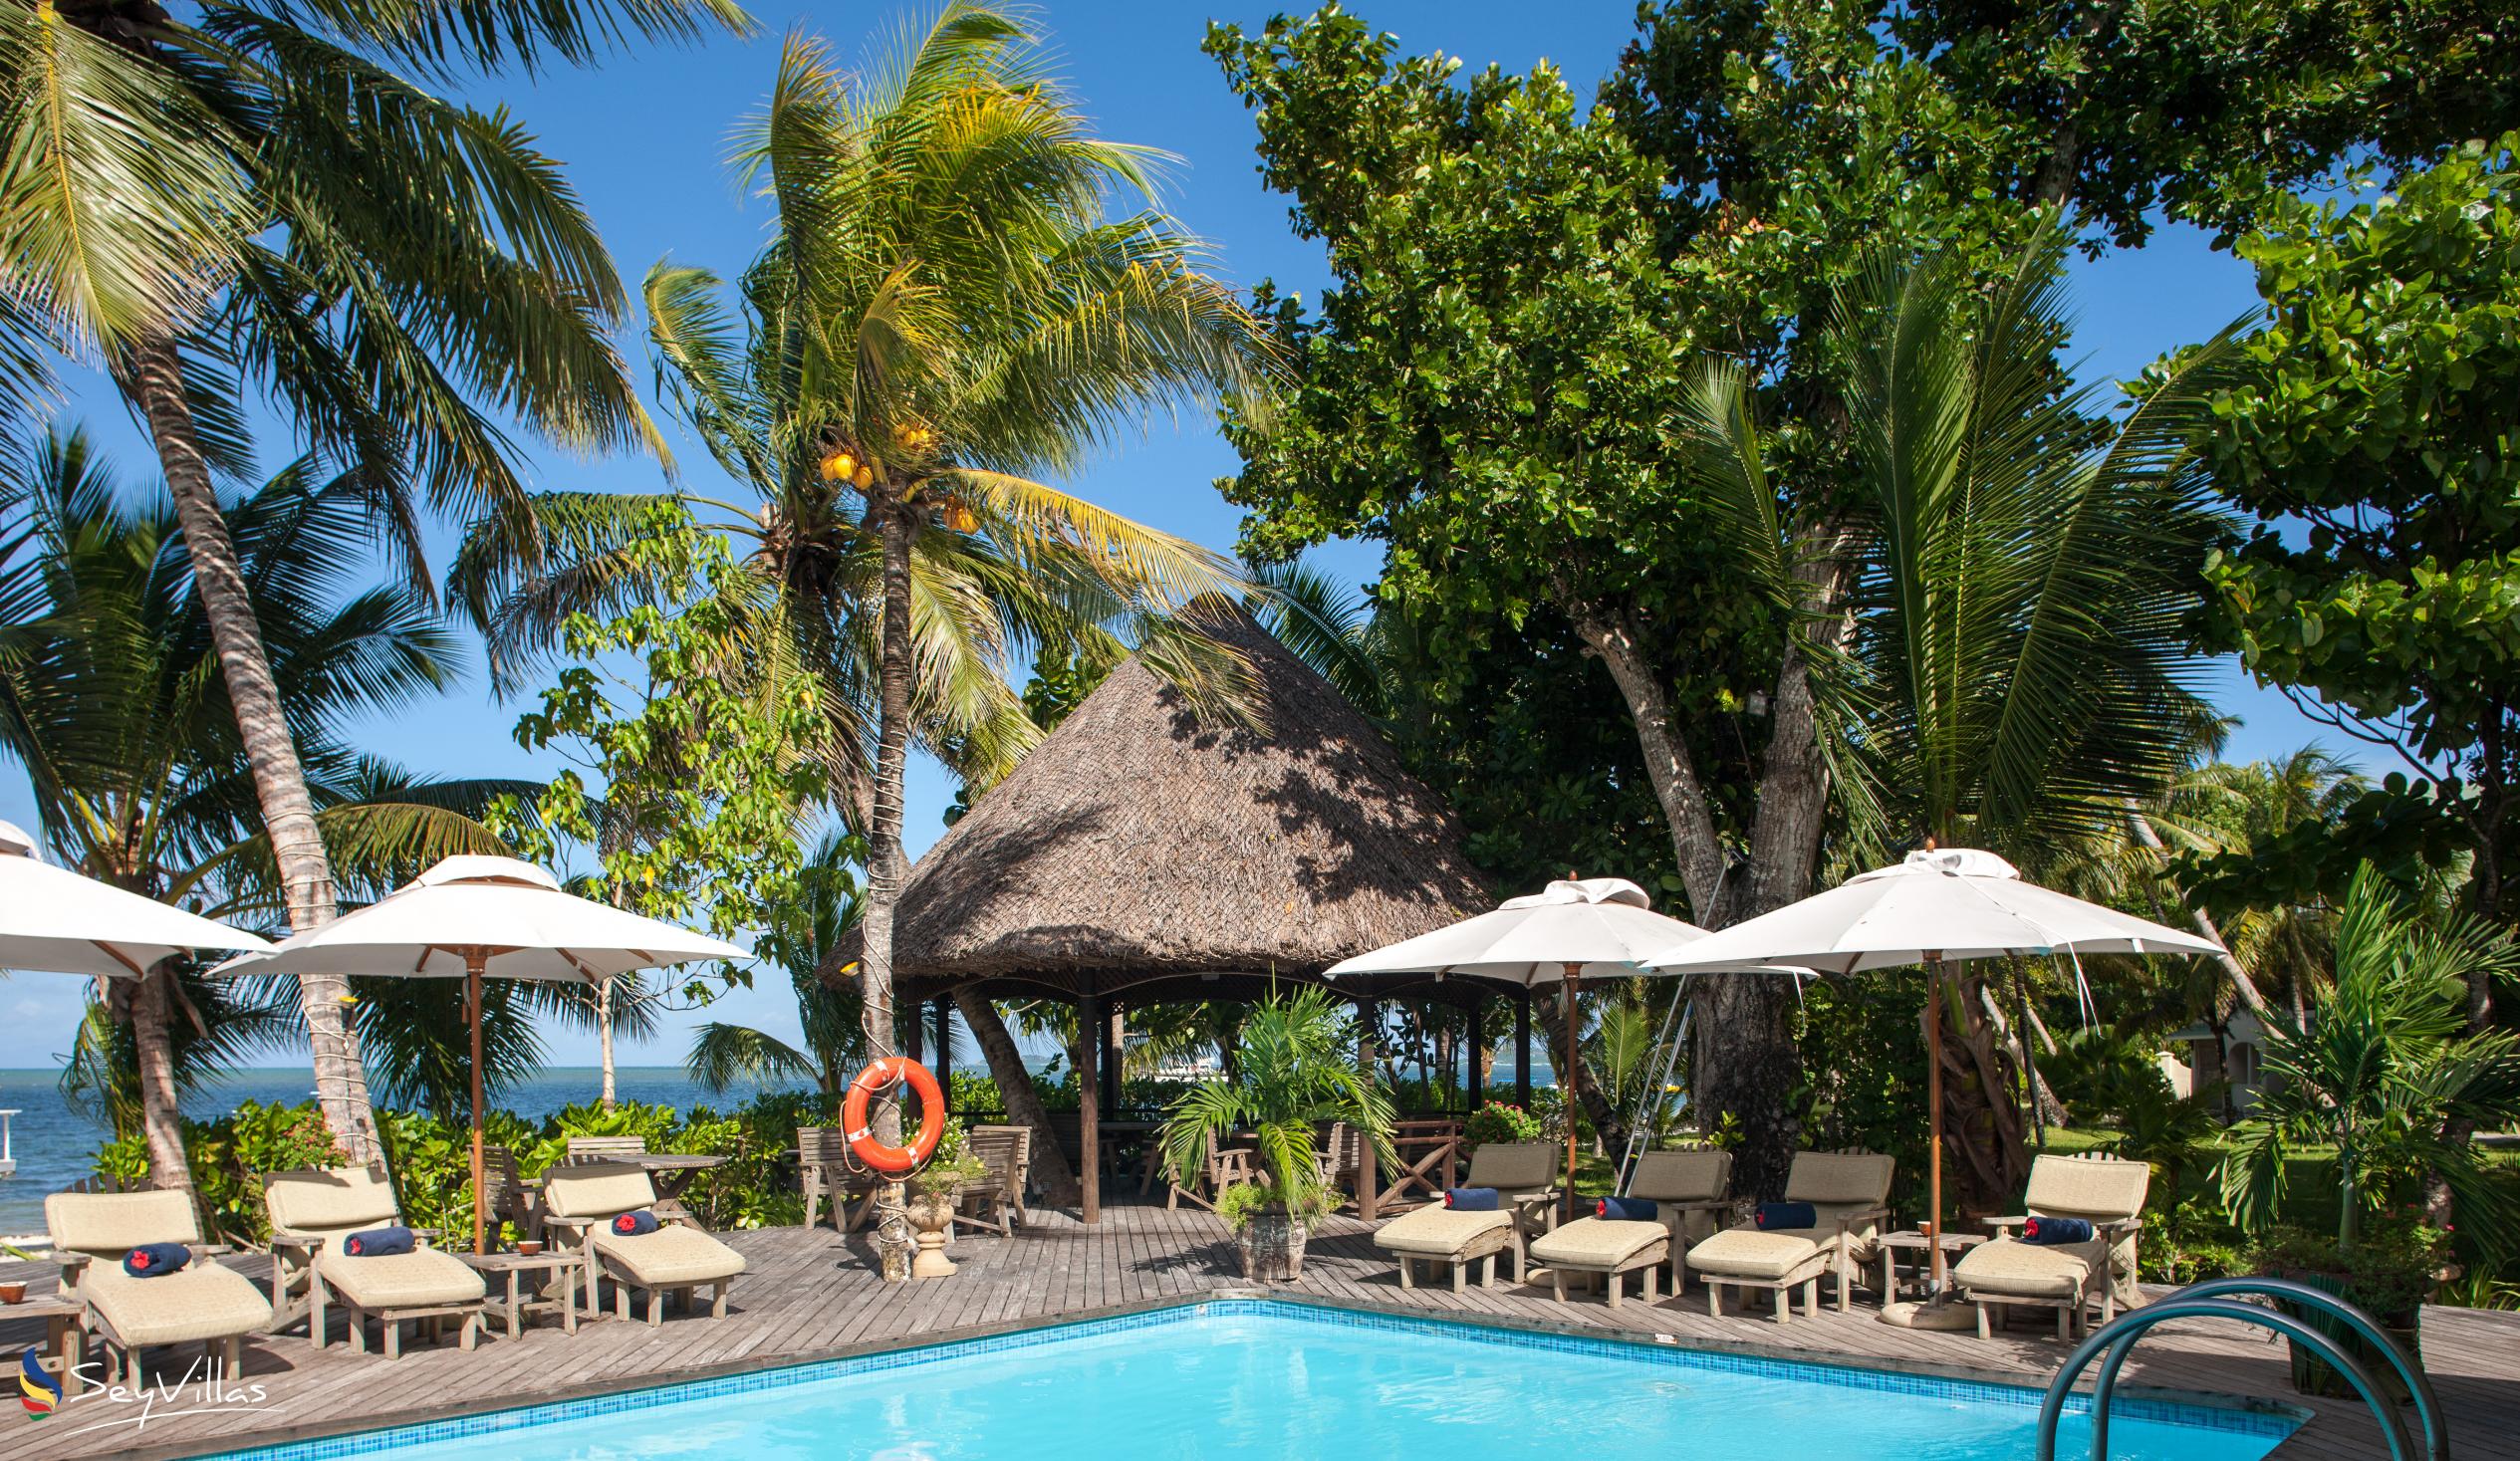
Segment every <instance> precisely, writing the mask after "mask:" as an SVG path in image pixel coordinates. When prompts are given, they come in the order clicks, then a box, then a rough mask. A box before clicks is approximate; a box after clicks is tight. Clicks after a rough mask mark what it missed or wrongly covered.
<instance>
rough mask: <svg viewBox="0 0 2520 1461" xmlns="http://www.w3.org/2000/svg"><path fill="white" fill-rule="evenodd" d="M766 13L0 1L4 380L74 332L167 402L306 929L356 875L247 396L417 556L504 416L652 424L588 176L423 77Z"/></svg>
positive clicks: (488, 462)
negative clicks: (284, 658)
mask: <svg viewBox="0 0 2520 1461" xmlns="http://www.w3.org/2000/svg"><path fill="white" fill-rule="evenodd" d="M744 23H745V22H744V20H743V16H742V13H741V12H740V11H738V10H736V9H735V8H734V7H733V6H732V5H731V4H729V3H726V0H630V3H625V4H611V3H606V0H583V3H562V4H554V5H534V6H528V5H520V4H507V3H491V4H484V5H462V6H450V5H420V6H384V7H376V6H369V5H363V4H357V3H345V0H316V3H314V4H309V5H281V6H265V7H259V8H258V7H254V6H249V5H225V4H222V5H213V6H209V7H207V8H205V9H203V10H202V11H200V12H199V14H198V15H197V16H195V17H194V18H193V19H191V20H190V21H186V20H182V19H178V18H177V17H175V16H173V15H171V14H169V13H168V12H167V11H165V10H163V9H161V8H159V7H156V6H154V5H82V6H74V7H57V6H54V5H51V4H44V3H32V0H6V3H5V4H0V55H5V58H6V59H5V60H0V137H5V138H6V139H7V145H6V147H5V148H0V246H4V247H5V250H6V253H5V257H6V258H7V260H8V263H7V265H6V267H5V270H0V363H13V364H0V377H5V378H6V380H7V382H8V383H10V384H12V385H14V386H15V387H16V392H15V393H16V394H18V395H19V396H20V397H21V398H22V397H23V396H24V395H25V394H26V393H27V389H28V386H29V384H30V380H31V379H32V378H34V377H40V374H41V372H42V366H43V365H45V363H46V361H47V358H48V356H47V353H48V352H49V351H52V350H59V349H68V350H71V351H73V352H75V353H77V354H80V355H82V356H88V357H92V358H93V359H95V360H97V361H98V362H99V363H101V364H102V365H104V366H105V367H106V368H107V369H108V370H109V371H110V372H111V374H112V376H113V378H114V380H115V382H116V384H117V385H118V386H119V387H120V388H121V390H122V392H123V394H124V395H125V397H126V399H127V400H128V401H129V403H130V404H131V406H132V407H133V409H134V411H135V412H136V413H137V414H138V415H139V416H140V417H141V419H142V420H144V421H145V422H146V424H147V427H148V431H149V434H150V437H151V439H152V440H153V441H154V443H155V445H156V448H157V453H158V459H159V466H160V468H161V470H162V471H163V473H164V476H165V479H166V483H167V486H168V489H169V491H170V492H171V494H172V496H173V501H174V507H175V511H176V513H177V514H178V516H179V518H180V520H181V522H182V524H183V528H184V542H185V543H186V545H187V546H188V549H189V551H190V553H191V556H192V571H193V577H194V582H195V584H196V586H197V593H198V594H199V597H200V600H201V603H202V605H203V607H204V609H205V610H206V612H207V614H208V617H209V623H210V626H211V629H212V631H213V633H214V635H215V637H216V641H217V646H218V663H219V668H220V672H221V674H222V675H223V676H224V677H225V678H226V680H227V682H228V700H229V704H230V705H231V706H232V708H233V710H234V713H235V715H236V719H237V724H238V727H239V729H240V732H241V734H242V736H243V741H244V747H245V754H246V757H247V764H248V765H249V766H250V768H251V769H252V772H253V785H254V788H255V791H256V795H257V799H258V801H259V803H260V806H261V811H262V815H263V819H264V821H265V823H266V824H267V825H268V827H269V829H270V835H271V839H272V847H273V852H274V854H275V856H276V857H277V858H278V861H279V865H280V868H281V885H282V886H283V887H284V888H285V890H286V892H287V895H288V896H287V902H288V911H289V922H290V925H291V926H292V927H293V928H299V929H304V928H309V927H313V926H315V925H316V924H319V923H322V922H324V921H326V920H327V919H329V918H331V917H332V916H333V913H334V909H335V900H336V888H335V884H334V874H333V868H332V866H331V864H330V862H329V860H328V859H327V857H326V855H325V849H324V842H323V838H322V836H321V834H320V833H319V831H318V829H317V826H316V805H315V800H314V796H313V794H312V792H311V790H310V786H309V774H308V768H307V767H306V764H305V760H304V758H303V757H302V755H301V754H300V749H299V747H298V746H297V744H296V743H295V742H294V741H293V740H292V737H291V734H290V732H291V725H290V722H289V719H288V716H287V714H286V710H285V707H284V705H283V701H282V696H281V693H280V690H279V688H278V686H277V683H276V681H275V678H274V671H273V667H272V663H271V656H270V654H269V653H268V652H267V650H266V648H265V646H264V643H263V635H262V632H261V626H260V624H259V623H258V622H257V620H256V619H255V616H254V605H253V596H252V593H251V590H250V587H249V586H248V585H247V583H246V582H245V580H244V577H243V574H242V569H241V565H240V561H239V556H238V552H237V550H236V547H235V545H234V544H233V543H232V542H231V541H230V535H229V532H228V527H227V525H226V524H225V523H224V522H223V521H222V520H221V518H220V515H219V503H218V498H217V494H216V490H215V488H214V485H213V482H214V478H215V477H216V476H217V475H218V474H220V473H221V472H229V473H235V472H241V471H243V470H245V468H246V464H247V462H248V460H249V457H250V453H249V452H248V451H247V450H246V449H245V445H244V443H243V441H242V440H241V439H240V434H239V433H240V430H241V424H240V423H241V421H242V420H243V418H244V411H243V406H242V398H243V396H244V394H245V393H246V392H247V391H248V390H252V391H255V392H258V393H260V394H261V395H262V396H263V397H264V398H266V399H268V400H269V401H271V402H273V403H274V404H276V405H277V406H279V407H280V408H281V410H282V412H283V414H284V415H285V416H286V417H288V418H289V420H290V421H291V423H292V424H293V425H294V427H295V428H296V430H297V432H298V434H299V435H300V436H301V438H302V439H303V444H304V445H307V446H309V447H312V448H314V449H316V450H318V451H319V452H320V453H321V454H322V455H324V456H325V457H326V458H327V459H328V460H335V461H339V462H342V463H346V464H347V465H348V468H349V470H350V472H351V474H352V479H353V480H354V481H355V482H356V483H357V485H358V488H359V490H360V491H362V492H364V493H365V494H367V496H368V498H369V501H370V506H371V510H372V512H373V513H374V514H375V521H376V523H377V524H378V526H379V527H380V528H381V529H382V531H383V533H384V537H385V540H386V542H387V544H388V545H389V547H390V548H391V549H392V550H393V551H394V552H396V553H397V554H398V555H400V556H401V557H402V558H403V559H404V560H405V562H406V564H407V565H408V566H409V567H410V568H412V569H413V570H414V571H416V570H417V568H418V555H419V548H418V530H417V523H416V513H417V509H418V506H419V504H420V503H422V502H425V503H427V504H429V505H431V506H434V507H438V508H444V509H452V510H458V511H466V512H470V511H476V510H481V509H490V510H503V509H512V508H513V507H514V505H515V499H516V498H517V496H518V494H519V490H520V489H519V486H518V483H517V479H516V476H515V472H514V469H513V467H512V466H511V463H510V456H511V452H512V445H511V443H510V442H509V441H508V440H507V439H506V437H505V436H504V434H503V433H502V431H501V429H500V427H499V425H498V424H497V417H498V416H501V415H505V416H512V417H514V418H515V419H517V420H519V421H521V422H523V423H524V424H525V425H526V427H527V428H528V429H530V430H532V431H534V432H535V433H537V434H539V435H542V436H544V437H547V438H549V439H552V440H555V441H560V442H564V443H567V444H569V445H572V446H577V447H582V448H588V449H601V448H606V447H612V446H622V445H633V444H652V436H651V433H650V431H649V429H648V427H647V423H646V421H645V418H644V416H643V414H642V413H641V411H640V409H639V406H638V402H637V399H636V396H635V395H634V394H633V392H632V391H631V389H630V385H629V383H628V381H627V380H626V378H625V376H624V373H623V370H622V368H621V364H620V362H619V361H618V359H617V358H616V356H615V353H614V351H613V349H612V347H611V345H610V343H609V341H608V339H607V330H608V328H609V326H610V325H611V323H612V322H613V320H614V319H615V317H616V316H618V314H619V313H620V311H621V307H622V303H623V298H622V290H621V286H620V283H619V281H618V279H617V278H616V277H615V275H614V272H613V267H612V263H611V261H610V259H609V258H608V257H607V256H606V254H605V252H604V249H603V247H602V245H601V244H600V242H599V241H598V240H597V238H596V234H595V229H594V226H593V224H592V222H591V221H590V220H589V219H588V217H587V216H586V214H585V211H584V210H583V209H582V208H581V207H580V205H579V203H578V200H577V198H576V196H575V194H574V193H572V191H571V190H570V189H569V187H568V185H567V183H566V182H565V181H563V180H562V178H561V176H560V174H559V172H558V170H557V169H556V168H555V167H554V166H553V164H552V162H551V160H550V159H549V158H548V157H546V156H544V155H543V154H542V153H540V152H539V151H538V150H536V149H535V147H534V145H533V141H532V138H531V137H530V136H528V135H527V134H526V133H525V132H524V130H523V129H522V128H521V127H519V126H518V125H517V124H516V123H515V122H514V121H513V120H512V119H510V118H509V117H507V116H506V115H505V114H504V113H501V112H497V111H489V112H484V111H481V110H478V109H475V108H472V107H469V106H464V105H460V104H456V103H453V102H449V101H447V100H444V99H443V98H441V97H438V96H436V95H433V94H432V93H431V92H430V91H428V90H427V89H426V88H425V86H424V85H423V84H422V83H424V82H437V83H451V82H455V81H458V80H460V79H462V78H463V77H465V76H468V75H477V74H482V73H486V72H491V71H495V70H497V69H499V68H501V67H504V66H511V65H513V66H518V67H522V68H524V69H526V70H529V71H530V70H532V69H533V68H536V67H538V66H541V65H545V64H548V63H551V62H554V61H565V62H570V63H575V64H583V63H587V62H590V61H593V60H595V59H596V58H598V57H599V56H600V55H602V54H603V53H604V52H606V51H608V50H610V49H612V48H613V47H614V46H615V45H616V44H617V43H619V42H620V41H621V40H622V39H624V38H625V37H626V36H629V35H639V36H661V37H666V38H673V39H682V38H690V37H694V36H697V35H699V34H701V33H702V31H703V30H704V29H710V28H715V27H718V26H724V25H733V26H741V25H743V24H744ZM414 76H416V77H418V78H419V79H420V80H419V81H414V80H412V79H410V78H412V77H414ZM485 403H486V407H487V408H485ZM301 983H302V984H303V986H304V990H305V1018H306V1022H307V1026H308V1029H309V1033H310V1037H311V1040H312V1046H313V1053H314V1059H315V1072H316V1088H317V1095H318V1096H319V1098H320V1100H321V1101H322V1104H323V1107H324V1111H325V1118H326V1121H327V1123H328V1124H329V1125H330V1126H331V1127H332V1129H333V1131H334V1134H335V1136H336V1137H337V1138H338V1139H339V1140H340V1141H341V1142H342V1143H343V1144H344V1146H345V1147H347V1148H348V1149H349V1150H350V1151H351V1153H352V1154H353V1155H354V1156H356V1157H358V1158H361V1159H374V1158H375V1156H376V1154H377V1153H376V1140H375V1133H374V1130H373V1123H372V1121H371V1119H370V1116H369V1112H368V1110H367V1092H366V1086H365V1077H364V1072H363V1069H362V1067H361V1064H360V1060H359V1054H358V1047H357V1040H356V1034H355V1032H354V1031H353V1030H351V1029H350V1028H349V1026H348V1024H347V1023H346V1021H345V1019H344V1016H343V1005H342V1003H341V994H342V992H343V985H342V982H341V980H340V979H339V978H338V977H336V976H330V975H310V976H308V977H307V978H306V979H304V980H302V981H301Z"/></svg>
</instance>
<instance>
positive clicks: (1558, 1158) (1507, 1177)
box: [1461, 1141, 1566, 1202]
mask: <svg viewBox="0 0 2520 1461" xmlns="http://www.w3.org/2000/svg"><path fill="white" fill-rule="evenodd" d="M1565 1170H1566V1148H1565V1147H1563V1146H1557V1145H1553V1144H1551V1143H1549V1142H1546V1141H1489V1142H1484V1143H1482V1144H1481V1145H1480V1147H1479V1149H1478V1150H1476V1151H1474V1152H1472V1153H1470V1171H1469V1174H1468V1175H1467V1176H1465V1177H1463V1178H1462V1179H1461V1185H1462V1186H1464V1187H1493V1188H1495V1189H1496V1190H1497V1191H1499V1192H1501V1193H1503V1194H1504V1195H1505V1200H1506V1201H1508V1202H1513V1201H1520V1200H1528V1199H1530V1198H1533V1197H1537V1196H1540V1195H1541V1194H1543V1193H1547V1192H1554V1191H1556V1190H1557V1185H1558V1179H1559V1175H1560V1174H1561V1173H1562V1172H1564V1171H1565Z"/></svg>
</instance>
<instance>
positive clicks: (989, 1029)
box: [954, 989, 1085, 1207]
mask: <svg viewBox="0 0 2520 1461" xmlns="http://www.w3.org/2000/svg"><path fill="white" fill-rule="evenodd" d="M954 1008H955V1009H957V1010H960V1011H961V1012H962V1023H963V1024H965V1025H968V1026H970V1027H971V1038H972V1039H973V1040H975V1041H977V1042H979V1045H980V1055H981V1058H982V1059H984V1060H986V1061H987V1062H988V1063H989V1076H990V1078H991V1079H992V1080H994V1081H996V1082H997V1095H998V1099H999V1100H1001V1101H1003V1102H1004V1103H1005V1105H1006V1118H1007V1119H1008V1120H1010V1121H1012V1122H1014V1123H1015V1124H1017V1125H1019V1126H1029V1127H1031V1128H1032V1132H1033V1185H1034V1186H1036V1187H1039V1188H1040V1189H1041V1196H1042V1201H1044V1202H1046V1203H1048V1204H1049V1205H1050V1206H1052V1207H1070V1206H1073V1205H1075V1204H1076V1203H1077V1202H1078V1201H1079V1200H1081V1199H1082V1198H1083V1197H1084V1195H1085V1191H1084V1189H1083V1188H1082V1187H1081V1186H1079V1185H1078V1183H1077V1174H1076V1168H1074V1167H1072V1166H1070V1165H1068V1153H1067V1152H1066V1151H1064V1150H1062V1149H1061V1147H1060V1145H1059V1131H1058V1128H1056V1127H1054V1126H1052V1125H1051V1124H1050V1108H1049V1107H1047V1106H1045V1105H1043V1104H1042V1103H1041V1096H1040V1094H1039V1093H1037V1092H1035V1091H1034V1090H1033V1073H1032V1072H1031V1071H1029V1070H1027V1069H1026V1068H1025V1066H1024V1053H1023V1052H1022V1051H1021V1050H1018V1049H1016V1046H1015V1037H1014V1036H1012V1035H1009V1034H1008V1033H1007V1031H1006V1022H1005V1021H1004V1020H1001V1019H999V1018H998V1014H997V1007H996V1006H995V1005H992V1004H990V1003H989V1002H988V1001H987V1000H985V999H982V998H981V997H980V996H978V995H977V994H974V993H972V992H971V991H969V990H967V989H958V990H955V991H954Z"/></svg>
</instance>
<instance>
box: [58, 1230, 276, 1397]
mask: <svg viewBox="0 0 2520 1461" xmlns="http://www.w3.org/2000/svg"><path fill="white" fill-rule="evenodd" d="M44 1222H45V1226H46V1227H47V1228H49V1229H50V1230H51V1233H52V1240H53V1256H54V1257H55V1258H57V1259H59V1260H60V1261H61V1265H62V1297H64V1298H65V1299H74V1300H75V1301H76V1302H77V1303H78V1304H79V1305H80V1306H81V1308H82V1314H81V1318H80V1324H81V1327H82V1328H83V1329H87V1330H92V1331H94V1332H95V1333H96V1334H98V1335H99V1336H101V1337H102V1338H103V1339H105V1340H106V1341H107V1342H108V1343H111V1344H113V1345H115V1346H117V1347H118V1348H120V1349H121V1350H122V1351H123V1361H124V1366H125V1369H126V1378H127V1379H128V1381H129V1383H130V1384H132V1385H133V1386H137V1385H138V1384H139V1383H140V1351H141V1350H142V1349H144V1348H147V1347H148V1346H150V1345H153V1344H188V1343H192V1342H194V1341H196V1340H197V1341H199V1342H200V1344H201V1345H202V1348H203V1349H204V1350H205V1351H207V1350H210V1349H212V1348H213V1347H215V1348H216V1349H217V1351H218V1354H219V1357H220V1360H221V1362H222V1364H223V1366H224V1368H225V1371H226V1373H228V1374H234V1373H236V1372H237V1369H238V1366H239V1364H240V1363H241V1362H242V1360H243V1357H244V1355H243V1340H244V1337H245V1336H247V1335H250V1334H253V1333H255V1332H257V1331H259V1330H261V1329H262V1328H263V1327H264V1326H266V1325H268V1324H270V1323H271V1305H270V1304H269V1303H267V1302H266V1301H265V1300H264V1299H263V1296H262V1291H261V1290H259V1289H257V1288H255V1287H254V1285H253V1281H252V1280H250V1279H248V1278H246V1277H245V1276H244V1275H243V1274H240V1273H238V1272H236V1271H235V1270H233V1269H228V1268H222V1267H220V1266H219V1264H218V1262H217V1261H216V1259H215V1257H214V1256H213V1255H214V1254H215V1253H216V1252H217V1251H219V1250H218V1249H217V1248H216V1246H215V1245H211V1244H205V1243H203V1242H202V1241H201V1225H200V1222H199V1221H198V1219H196V1218H195V1217H194V1216H193V1210H192V1197H191V1194H189V1193H185V1192H56V1193H54V1194H53V1195H51V1196H50V1197H47V1198H45V1199H44ZM143 1243H181V1244H184V1245H185V1246H187V1247H189V1248H191V1249H192V1254H193V1256H192V1262H191V1263H189V1264H188V1265H186V1266H185V1267H183V1268H180V1269H177V1270H176V1271H175V1272H173V1273H169V1274H160V1275H157V1276H155V1277H151V1278H136V1277H134V1276H132V1275H130V1274H127V1273H126V1272H124V1270H123V1259H124V1256H125V1255H126V1254H127V1253H129V1252H130V1251H131V1250H132V1249H134V1248H137V1247H139V1246H140V1245H141V1244H143Z"/></svg>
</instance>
